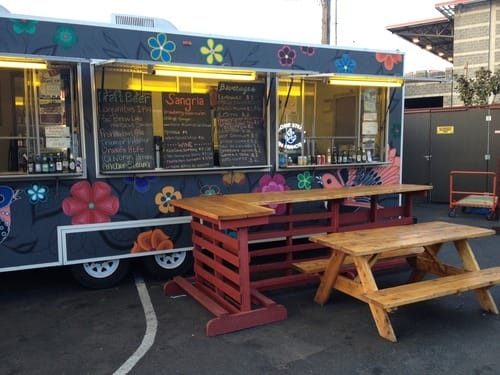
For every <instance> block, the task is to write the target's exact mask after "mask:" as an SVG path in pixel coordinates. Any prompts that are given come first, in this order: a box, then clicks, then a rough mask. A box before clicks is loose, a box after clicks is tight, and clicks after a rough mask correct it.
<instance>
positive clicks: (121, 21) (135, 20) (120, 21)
mask: <svg viewBox="0 0 500 375" xmlns="http://www.w3.org/2000/svg"><path fill="white" fill-rule="evenodd" d="M111 22H113V23H114V24H116V25H125V26H130V27H134V28H136V27H137V28H148V29H156V30H162V31H172V30H177V28H176V27H175V26H174V25H173V24H172V23H171V22H169V21H167V20H164V19H161V18H152V17H144V16H131V15H127V14H112V15H111Z"/></svg>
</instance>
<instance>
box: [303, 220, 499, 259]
mask: <svg viewBox="0 0 500 375" xmlns="http://www.w3.org/2000/svg"><path fill="white" fill-rule="evenodd" d="M492 234H495V231H494V230H492V229H486V228H481V227H475V226H470V225H462V224H454V223H448V222H444V221H433V222H429V223H419V224H413V225H398V226H393V227H385V228H375V229H364V230H357V231H352V232H338V233H331V234H323V235H315V236H311V237H310V240H311V241H313V242H317V243H319V244H322V245H325V246H327V247H331V248H334V249H338V250H341V251H343V252H345V253H346V254H350V255H356V256H362V255H369V254H378V253H382V252H386V251H392V250H397V249H404V248H411V247H417V246H427V245H432V244H436V243H444V242H450V241H458V240H463V239H471V238H478V237H484V236H489V235H492Z"/></svg>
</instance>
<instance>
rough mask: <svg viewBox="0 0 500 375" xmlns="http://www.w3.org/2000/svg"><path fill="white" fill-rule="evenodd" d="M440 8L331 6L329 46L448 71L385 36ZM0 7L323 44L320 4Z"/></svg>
mask: <svg viewBox="0 0 500 375" xmlns="http://www.w3.org/2000/svg"><path fill="white" fill-rule="evenodd" d="M441 1H442V0H441ZM439 2H440V1H439V0H438V1H436V0H331V4H332V9H331V18H332V23H331V37H330V44H331V45H335V42H336V45H337V46H339V47H355V48H360V49H365V48H366V49H382V50H389V51H399V52H402V53H404V54H405V68H404V70H405V73H408V72H414V71H417V70H444V69H445V68H446V67H450V66H451V64H449V63H448V62H445V61H444V60H443V59H441V58H439V57H437V56H435V55H433V54H431V53H430V52H427V51H424V50H422V49H420V48H418V47H416V46H414V45H413V44H412V43H409V42H407V41H406V40H404V39H402V38H399V37H398V36H396V35H393V34H392V33H391V32H389V31H387V30H386V28H387V27H388V26H393V25H398V24H402V23H407V22H416V21H422V20H426V19H432V18H438V17H441V16H442V15H441V13H440V12H439V11H437V10H436V9H435V4H437V3H439ZM0 5H1V6H3V7H4V8H6V9H7V10H8V11H9V12H11V13H13V14H17V15H29V16H38V17H45V18H58V19H68V20H78V21H82V22H97V23H110V22H111V18H112V17H111V15H112V14H127V15H137V16H147V17H155V18H161V19H165V20H168V21H169V22H170V23H172V24H173V25H174V26H175V27H176V28H177V29H178V30H179V31H180V32H190V33H197V34H211V35H218V36H232V37H241V38H246V39H264V40H270V41H279V42H290V43H297V44H306V43H307V44H320V43H321V0H251V1H243V0H100V1H99V0H82V1H68V0H0ZM335 9H337V15H336V16H335ZM335 30H337V33H336V37H335Z"/></svg>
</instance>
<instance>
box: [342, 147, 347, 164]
mask: <svg viewBox="0 0 500 375" xmlns="http://www.w3.org/2000/svg"><path fill="white" fill-rule="evenodd" d="M348 160H349V156H348V155H347V151H346V150H344V151H342V164H345V163H347V162H348Z"/></svg>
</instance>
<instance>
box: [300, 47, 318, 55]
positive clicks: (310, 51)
mask: <svg viewBox="0 0 500 375" xmlns="http://www.w3.org/2000/svg"><path fill="white" fill-rule="evenodd" d="M300 51H301V52H302V53H303V54H304V55H307V56H314V54H315V53H316V48H314V47H305V46H303V47H300Z"/></svg>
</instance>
